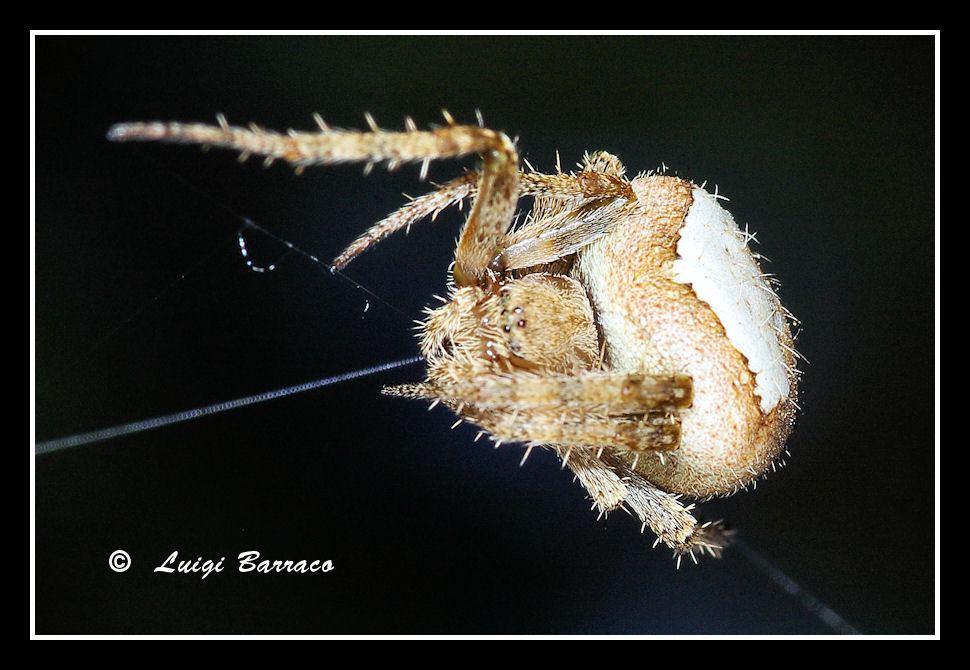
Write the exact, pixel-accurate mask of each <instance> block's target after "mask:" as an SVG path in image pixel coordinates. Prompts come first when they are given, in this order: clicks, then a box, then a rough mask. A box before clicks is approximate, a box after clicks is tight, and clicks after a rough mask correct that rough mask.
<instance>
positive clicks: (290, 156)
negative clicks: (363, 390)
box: [108, 114, 519, 286]
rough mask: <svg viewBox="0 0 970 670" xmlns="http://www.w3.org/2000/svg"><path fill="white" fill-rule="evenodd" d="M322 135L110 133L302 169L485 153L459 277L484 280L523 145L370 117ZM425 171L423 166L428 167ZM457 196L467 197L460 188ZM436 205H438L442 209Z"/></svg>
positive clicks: (506, 215) (180, 127)
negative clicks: (385, 123) (361, 128)
mask: <svg viewBox="0 0 970 670" xmlns="http://www.w3.org/2000/svg"><path fill="white" fill-rule="evenodd" d="M315 118H316V120H317V125H318V126H319V130H318V131H317V132H312V133H307V132H297V131H293V130H291V131H289V132H287V133H279V132H276V131H272V130H266V129H264V128H260V127H259V126H256V125H251V126H250V127H249V128H241V127H238V126H230V125H229V123H228V122H227V121H226V119H225V117H223V116H221V115H220V116H219V117H218V125H214V126H213V125H208V124H199V123H178V122H149V123H122V124H118V125H115V126H113V127H112V128H111V129H110V130H109V131H108V138H109V139H111V140H114V141H118V142H130V141H161V142H180V143H186V144H197V145H200V146H216V147H223V148H226V149H232V150H235V151H238V152H239V153H240V156H241V157H242V158H246V157H248V156H251V155H252V156H262V157H264V159H265V162H266V163H267V164H268V163H272V162H273V161H275V160H283V161H286V162H288V163H290V164H292V165H295V166H297V168H298V169H302V168H305V167H308V166H313V165H330V164H334V163H345V162H362V163H366V164H367V165H368V166H370V165H373V164H375V163H381V162H385V163H387V165H388V167H392V168H393V167H395V166H397V165H398V164H400V163H403V162H409V161H421V162H422V163H423V164H424V165H427V162H428V161H432V160H438V159H443V158H455V157H459V156H463V155H467V154H473V153H477V154H479V155H480V156H481V158H482V168H481V174H480V175H479V178H478V180H477V184H476V188H475V202H474V204H473V206H472V210H471V214H470V215H469V217H468V220H467V221H466V222H465V226H464V228H463V229H462V232H461V236H460V238H459V242H458V248H457V250H456V252H455V266H454V268H453V274H454V279H455V283H456V284H457V285H458V286H471V285H474V284H477V283H479V282H481V281H482V280H483V278H484V276H485V274H486V271H487V270H488V267H489V263H491V261H492V260H493V259H494V258H495V256H496V255H497V254H498V252H499V250H500V245H501V242H502V240H503V238H504V237H505V233H506V231H507V230H508V228H509V225H510V223H511V221H512V215H513V214H514V212H515V207H516V203H517V202H518V199H519V166H518V153H517V152H516V150H515V145H514V144H513V143H512V141H511V140H510V139H509V138H508V137H507V136H506V135H505V134H504V133H501V132H498V131H495V130H490V129H488V128H482V127H479V126H464V125H457V124H455V123H454V121H453V120H452V119H451V117H450V116H449V115H447V114H446V116H445V119H446V120H447V121H448V125H446V126H444V127H441V128H435V129H433V130H429V131H420V130H417V128H416V127H415V126H414V124H413V122H408V124H407V130H405V131H404V132H391V131H386V130H381V129H380V128H378V127H377V124H376V123H374V121H373V119H372V118H371V117H370V116H368V117H367V120H368V124H369V125H370V127H371V131H370V132H357V131H349V130H340V129H335V128H331V127H330V126H328V125H327V124H326V123H324V122H323V120H322V119H321V118H320V117H319V116H317V117H315ZM424 171H425V168H423V169H422V172H424ZM453 197H459V198H460V197H463V196H462V195H461V193H456V194H455V195H454V196H453ZM436 206H437V205H435V206H434V207H436ZM434 207H433V208H432V209H434Z"/></svg>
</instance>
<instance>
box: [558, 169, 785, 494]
mask: <svg viewBox="0 0 970 670" xmlns="http://www.w3.org/2000/svg"><path fill="white" fill-rule="evenodd" d="M632 187H633V190H634V192H635V193H636V196H637V199H638V207H637V211H636V213H635V214H634V215H632V216H630V217H628V219H627V220H625V221H624V222H622V223H621V224H620V225H618V226H617V227H616V228H615V230H614V231H613V232H612V233H611V234H609V235H606V236H604V237H602V238H600V239H599V240H597V241H595V242H594V243H592V244H591V245H589V246H588V247H586V248H585V249H584V250H583V251H582V252H581V253H580V254H579V257H578V259H577V260H578V262H577V263H576V266H575V271H574V274H575V276H576V277H577V278H578V279H579V281H581V282H582V283H583V285H584V286H586V287H587V290H588V291H589V295H590V299H591V302H592V304H593V309H594V311H595V314H596V320H597V324H598V328H599V332H600V333H601V337H602V339H603V342H604V349H605V359H604V364H605V367H606V368H607V369H608V370H611V371H613V372H623V373H635V372H639V373H645V374H654V375H657V374H686V375H688V376H690V377H691V379H692V381H693V385H694V398H693V404H692V406H691V407H690V408H688V409H684V410H681V412H680V417H681V440H680V445H679V446H678V448H677V449H676V450H674V451H672V452H667V453H663V454H653V455H652V456H651V457H632V456H631V457H630V459H629V461H630V462H631V463H632V462H634V461H633V458H636V461H635V462H636V470H637V471H638V472H640V473H641V474H643V475H644V476H645V477H646V478H647V479H649V480H650V481H651V482H653V483H654V484H655V485H657V486H659V487H661V488H662V489H664V490H667V491H670V492H673V493H682V494H688V495H692V496H711V495H720V494H726V493H731V492H733V491H734V490H736V489H737V488H739V487H743V486H745V485H746V484H748V483H749V482H750V481H752V480H753V479H754V478H756V477H757V476H759V475H760V474H762V473H763V472H764V471H765V469H766V468H767V467H769V466H770V465H771V463H772V461H773V460H774V459H775V458H776V457H777V456H778V453H779V452H780V450H781V448H782V446H783V445H784V442H785V439H786V438H787V436H788V433H789V432H790V429H791V421H792V416H793V413H794V395H795V382H796V374H797V373H796V372H795V360H794V351H793V349H792V338H791V334H790V331H789V327H788V321H787V317H786V313H785V312H784V309H783V308H782V306H781V303H780V301H779V300H778V298H777V296H776V295H775V293H774V291H773V290H772V289H771V286H770V284H769V283H768V282H767V281H766V279H765V277H764V276H763V275H762V273H761V271H760V269H759V268H758V265H757V262H756V261H755V259H754V257H753V255H752V254H751V252H750V251H749V250H748V248H747V245H746V242H747V239H748V236H747V235H746V234H745V233H741V232H740V231H738V230H737V227H736V226H735V224H734V221H733V219H732V218H731V216H730V214H728V213H727V212H726V211H725V210H724V209H723V208H721V207H720V205H719V204H718V203H717V201H716V199H715V198H714V197H713V196H711V195H710V194H708V193H707V192H706V191H704V190H703V189H701V188H698V187H696V186H694V185H693V184H690V183H689V182H686V181H683V180H680V179H677V178H674V177H666V176H652V177H644V178H639V179H636V180H634V181H633V182H632Z"/></svg>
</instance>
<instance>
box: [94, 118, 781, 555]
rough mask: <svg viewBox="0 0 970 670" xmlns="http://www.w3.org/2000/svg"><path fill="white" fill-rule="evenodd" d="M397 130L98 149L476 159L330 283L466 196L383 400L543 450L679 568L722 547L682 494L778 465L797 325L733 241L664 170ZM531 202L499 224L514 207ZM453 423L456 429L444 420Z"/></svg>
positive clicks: (731, 486)
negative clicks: (403, 381) (446, 270)
mask: <svg viewBox="0 0 970 670" xmlns="http://www.w3.org/2000/svg"><path fill="white" fill-rule="evenodd" d="M444 117H445V121H446V123H445V125H443V126H440V127H433V128H432V129H430V130H426V131H423V130H419V129H418V128H417V127H416V125H415V124H414V122H413V121H412V120H411V119H410V118H408V119H407V120H406V128H405V130H404V131H402V132H391V131H387V130H382V129H380V128H379V127H378V126H377V124H376V123H375V122H374V120H373V118H372V117H371V116H370V115H366V120H367V124H368V126H369V130H368V131H363V132H358V131H350V130H343V129H336V128H331V127H330V126H328V125H327V124H326V123H325V122H324V121H323V120H322V118H321V117H320V116H319V115H317V114H315V115H314V119H315V121H316V123H317V126H318V129H317V130H316V131H314V132H297V131H293V130H291V131H288V132H287V133H279V132H276V131H270V130H266V129H263V128H260V127H258V126H256V125H254V124H251V125H250V126H249V127H248V128H241V127H236V126H230V125H229V124H228V123H227V121H226V119H225V118H224V117H223V116H222V115H219V116H218V117H217V121H218V123H217V124H215V125H207V124H195V123H191V124H183V123H178V122H167V123H165V122H150V123H123V124H118V125H115V126H114V127H112V128H111V129H110V131H109V133H108V137H109V139H111V140H114V141H163V142H181V143H188V144H195V145H201V146H203V147H209V146H218V147H223V148H228V149H231V150H235V151H238V152H239V154H240V160H245V159H246V158H247V157H248V156H250V155H257V156H262V157H263V158H264V162H265V164H266V165H269V164H271V163H273V162H274V161H275V160H277V159H280V160H284V161H286V162H288V163H290V164H292V165H294V166H295V167H296V170H297V171H298V172H299V171H302V170H303V168H305V167H307V166H313V165H324V164H333V163H340V162H347V161H359V162H362V163H365V165H366V169H365V172H369V171H370V169H371V167H372V166H373V165H374V164H377V163H386V164H387V166H388V167H389V168H392V169H393V168H395V167H397V166H398V165H399V164H401V163H404V162H409V161H420V162H421V178H422V179H424V178H425V176H426V174H427V169H428V164H429V162H430V161H432V160H438V159H444V158H455V157H459V156H462V155H467V154H478V155H479V156H480V158H481V168H480V169H479V170H478V171H467V172H465V173H464V174H463V175H461V176H459V177H458V178H456V179H454V180H452V181H450V182H448V183H446V184H444V185H442V186H440V187H438V188H437V190H435V191H432V192H430V193H428V194H426V195H424V196H421V197H418V198H416V199H414V200H412V201H411V202H409V203H408V204H406V205H404V206H403V207H401V208H400V209H399V210H397V211H396V212H394V213H392V214H390V215H389V216H388V217H386V218H385V219H384V220H382V221H380V222H379V223H377V224H375V225H374V226H372V227H371V228H370V229H369V230H367V231H366V232H365V233H363V234H362V235H361V236H360V237H358V238H357V239H356V240H355V241H354V242H352V243H351V244H350V246H349V247H348V248H347V249H346V250H345V251H344V252H343V253H342V254H341V255H340V256H338V257H337V258H336V259H335V260H334V262H333V269H334V271H337V270H340V269H342V268H343V267H345V266H346V265H347V264H348V263H349V262H350V261H351V260H352V259H353V258H354V257H356V256H357V255H358V254H360V253H361V252H363V251H364V250H366V249H368V248H370V247H371V246H373V245H374V244H376V243H377V242H379V241H380V240H381V239H383V238H384V237H386V236H387V235H390V234H391V233H393V232H394V231H397V230H400V229H402V228H405V229H407V228H410V226H411V225H412V224H413V223H415V222H417V221H418V220H420V219H423V218H426V217H432V218H434V217H436V216H437V215H438V214H439V213H440V212H441V211H443V210H444V209H446V208H447V207H449V206H451V205H459V206H461V204H462V203H463V202H464V201H465V200H471V201H472V206H471V211H470V213H469V215H468V218H467V220H466V221H465V223H464V227H463V228H462V231H461V234H460V236H459V239H458V244H457V248H456V251H455V260H454V263H453V264H452V266H451V269H450V272H451V279H450V281H449V285H448V294H447V297H446V298H442V300H443V302H444V304H443V305H441V306H440V307H437V308H435V309H428V310H427V311H426V314H425V318H424V319H423V320H422V321H420V322H419V331H420V338H421V352H422V354H423V356H424V358H425V360H426V362H427V372H426V379H425V380H424V381H423V382H421V383H416V384H408V385H401V386H393V387H388V388H385V389H384V393H387V394H389V395H393V396H402V397H406V398H418V399H424V400H430V401H431V402H432V404H433V405H436V404H438V403H442V404H444V405H446V406H447V407H449V408H451V409H452V410H453V411H454V412H455V413H456V414H458V416H459V423H460V422H461V421H462V420H466V421H469V422H472V423H474V424H477V425H478V426H479V427H480V428H481V429H482V432H483V433H489V434H490V435H491V437H492V439H493V440H494V441H495V442H496V444H497V445H498V444H501V443H503V442H517V443H522V444H523V445H524V446H525V453H524V456H523V462H524V460H525V458H526V457H527V456H528V454H529V452H530V451H531V450H532V449H533V448H534V447H537V446H540V447H544V448H550V449H552V450H554V451H555V452H556V453H557V454H558V456H559V458H560V459H561V460H562V462H563V465H564V467H568V468H570V470H572V472H573V473H574V474H575V475H576V478H577V479H578V480H579V481H580V483H582V485H583V486H584V487H585V488H586V490H587V491H588V492H589V495H590V496H591V497H592V500H593V505H594V507H596V508H598V509H599V511H600V513H601V514H604V513H606V512H609V511H612V510H615V509H617V508H620V507H624V508H626V509H627V510H628V511H630V512H632V513H633V514H635V515H636V516H637V517H639V519H640V520H641V521H642V523H643V527H644V528H645V527H647V526H649V527H650V528H651V529H652V530H653V532H654V533H655V534H656V535H657V542H655V543H654V544H655V546H656V544H657V543H658V542H660V541H661V540H662V541H663V542H664V543H665V544H666V545H668V546H669V547H670V548H672V549H673V551H674V554H675V556H677V558H678V565H679V561H680V558H681V557H682V556H683V555H685V554H689V555H690V556H691V557H692V558H694V560H695V561H696V557H695V554H694V550H695V549H696V550H698V551H699V552H700V553H705V552H706V553H708V554H711V555H714V556H718V555H720V552H721V549H722V548H723V547H724V546H726V544H727V540H728V532H727V531H726V530H725V529H724V527H723V526H722V525H721V524H720V523H711V522H707V523H701V522H700V521H698V520H697V519H696V518H695V517H694V515H693V514H692V513H691V511H692V509H693V507H694V505H693V504H691V505H684V504H682V502H681V500H680V499H681V498H682V497H684V496H687V497H690V498H701V499H704V498H710V497H713V496H719V495H729V494H731V493H734V492H736V491H738V490H740V489H744V488H746V486H747V485H748V484H749V483H751V482H753V481H755V480H756V478H757V477H759V476H761V475H762V474H764V473H765V472H766V470H767V469H768V468H769V467H770V466H773V463H774V462H775V460H776V459H777V457H778V456H779V453H780V452H781V451H782V449H783V447H784V444H785V441H786V440H787V438H788V436H789V434H790V432H791V429H792V425H793V421H794V416H795V412H796V410H797V404H796V390H797V383H798V378H799V371H798V369H797V365H796V362H797V353H796V352H795V350H794V348H793V338H792V334H791V327H790V326H791V323H793V322H794V319H793V318H792V317H791V315H790V314H789V313H788V312H787V310H785V308H784V307H783V306H782V305H781V302H780V301H779V299H778V297H777V295H776V293H775V291H774V290H773V287H772V284H773V281H772V280H771V279H770V277H768V276H767V275H765V274H763V273H762V272H761V270H760V268H759V266H758V262H757V260H756V256H755V255H754V254H752V252H751V251H750V250H749V249H748V246H747V243H748V242H749V241H750V240H751V238H752V237H753V235H750V234H749V233H747V231H741V230H739V229H738V227H737V226H736V224H735V223H734V220H733V218H732V217H731V215H730V214H729V213H728V212H727V211H726V210H724V209H723V208H722V207H721V205H720V204H719V202H718V200H719V197H718V196H717V195H716V194H714V195H712V194H710V193H708V192H707V191H705V190H704V188H703V187H701V186H697V185H695V184H693V183H691V182H689V181H685V180H683V179H680V178H677V177H672V176H668V175H666V174H663V173H660V174H654V173H649V174H641V175H639V176H637V177H636V178H634V179H632V180H630V179H628V178H627V177H626V176H625V169H624V167H623V165H622V164H621V163H620V161H619V159H618V158H617V157H616V156H613V155H611V154H609V153H606V152H597V153H593V154H587V155H586V156H585V157H584V159H583V162H582V164H581V165H580V168H581V169H580V170H579V171H578V172H574V173H564V172H563V171H562V170H561V169H560V168H559V167H558V160H557V171H556V173H555V174H542V173H539V172H536V171H534V170H532V169H531V167H530V168H529V170H528V171H524V170H522V169H521V168H520V165H519V157H518V153H517V150H516V146H515V143H514V142H512V141H511V140H510V139H509V138H508V136H506V135H505V134H504V133H501V132H498V131H495V130H491V129H489V128H486V127H484V124H483V123H482V122H481V117H480V116H479V123H478V125H459V124H457V123H455V121H454V120H453V119H452V117H451V116H450V115H449V114H448V113H447V112H445V113H444ZM523 197H531V198H532V199H533V206H532V209H531V211H530V212H529V213H528V215H527V216H526V217H525V218H524V219H523V220H522V222H521V224H519V225H513V220H514V219H515V214H516V208H517V207H518V202H519V199H520V198H523ZM456 425H457V424H456Z"/></svg>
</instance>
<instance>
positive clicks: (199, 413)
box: [34, 356, 424, 456]
mask: <svg viewBox="0 0 970 670" xmlns="http://www.w3.org/2000/svg"><path fill="white" fill-rule="evenodd" d="M422 360H424V359H423V358H422V357H421V356H412V357H410V358H402V359H401V360H397V361H391V362H390V363H383V364H381V365H374V366H372V367H368V368H361V369H359V370H353V371H351V372H344V373H341V374H338V375H333V376H332V377H324V378H323V379H317V380H315V381H310V382H304V383H303V384H296V385H294V386H288V387H286V388H281V389H276V390H273V391H265V392H263V393H256V394H254V395H249V396H244V397H242V398H236V399H234V400H226V401H223V402H217V403H213V404H211V405H206V406H204V407H196V408H194V409H188V410H183V411H181V412H175V413H173V414H166V415H163V416H157V417H153V418H150V419H143V420H141V421H133V422H131V423H126V424H122V425H120V426H111V427H110V428H102V429H100V430H94V431H91V432H88V433H78V434H75V435H69V436H67V437H62V438H59V439H56V440H48V441H47V442H40V443H38V444H36V445H35V446H34V453H35V454H36V455H38V456H40V455H42V454H50V453H53V452H55V451H61V450H63V449H70V448H71V447H79V446H81V445H85V444H91V443H93V442H103V441H104V440H110V439H112V438H115V437H121V436H122V435H131V434H133V433H141V432H144V431H146V430H154V429H156V428H161V427H162V426H169V425H172V424H174V423H182V422H184V421H190V420H191V419H198V418H200V417H203V416H209V415H210V414H218V413H219V412H225V411H227V410H231V409H238V408H240V407H246V406H247V405H255V404H257V403H261V402H266V401H267V400H275V399H277V398H283V397H285V396H288V395H293V394H294V393H302V392H304V391H311V390H313V389H317V388H321V387H323V386H331V385H333V384H340V383H342V382H346V381H350V380H352V379H358V378H360V377H367V376H369V375H374V374H378V373H380V372H385V371H387V370H392V369H394V368H399V367H403V366H405V365H411V364H413V363H417V362H419V361H422Z"/></svg>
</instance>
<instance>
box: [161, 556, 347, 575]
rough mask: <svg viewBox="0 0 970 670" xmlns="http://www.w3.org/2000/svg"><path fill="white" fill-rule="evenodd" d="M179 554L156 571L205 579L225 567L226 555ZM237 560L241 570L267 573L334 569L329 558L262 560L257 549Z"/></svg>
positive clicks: (169, 557) (169, 558)
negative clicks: (182, 556) (198, 575)
mask: <svg viewBox="0 0 970 670" xmlns="http://www.w3.org/2000/svg"><path fill="white" fill-rule="evenodd" d="M178 555H179V553H178V551H173V552H172V553H171V554H169V555H168V558H166V559H165V560H164V561H163V562H162V564H161V565H159V566H158V567H157V568H155V570H154V571H155V572H162V573H165V572H168V573H172V572H181V573H183V574H192V573H201V574H202V579H205V578H206V577H208V576H209V575H211V574H212V573H214V572H222V571H223V570H224V569H225V560H226V557H225V556H222V557H220V558H219V559H216V560H214V559H203V558H202V557H201V556H199V557H198V558H194V559H187V560H181V561H180V560H178ZM236 561H237V563H238V571H239V572H262V573H266V574H269V573H276V572H295V573H310V572H321V573H323V572H330V571H331V570H333V562H332V561H329V560H326V561H321V560H312V561H308V560H306V559H302V560H299V561H291V560H283V561H280V560H269V559H263V560H260V554H259V552H258V551H255V550H251V551H243V552H241V553H240V554H239V555H238V556H237V557H236Z"/></svg>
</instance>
